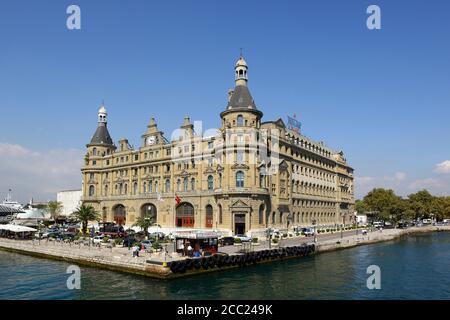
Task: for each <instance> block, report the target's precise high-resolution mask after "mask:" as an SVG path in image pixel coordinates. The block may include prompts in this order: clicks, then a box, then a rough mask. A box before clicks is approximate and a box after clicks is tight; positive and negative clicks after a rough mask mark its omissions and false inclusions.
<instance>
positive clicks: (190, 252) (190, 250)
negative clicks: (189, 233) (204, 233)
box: [187, 244, 192, 257]
mask: <svg viewBox="0 0 450 320" xmlns="http://www.w3.org/2000/svg"><path fill="white" fill-rule="evenodd" d="M187 249H188V256H189V257H192V247H191V244H189V246H188V248H187Z"/></svg>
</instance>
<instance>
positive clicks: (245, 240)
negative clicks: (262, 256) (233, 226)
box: [234, 234, 252, 242]
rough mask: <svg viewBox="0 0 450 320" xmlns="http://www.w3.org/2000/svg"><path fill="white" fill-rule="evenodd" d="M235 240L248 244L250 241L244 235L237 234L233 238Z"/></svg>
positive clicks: (249, 238) (250, 239)
mask: <svg viewBox="0 0 450 320" xmlns="http://www.w3.org/2000/svg"><path fill="white" fill-rule="evenodd" d="M234 238H235V239H241V242H250V241H252V238H251V237H247V236H246V235H243V234H237V235H235V236H234Z"/></svg>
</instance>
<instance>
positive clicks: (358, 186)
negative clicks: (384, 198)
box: [355, 161, 450, 199]
mask: <svg viewBox="0 0 450 320" xmlns="http://www.w3.org/2000/svg"><path fill="white" fill-rule="evenodd" d="M447 162H448V163H447ZM447 165H450V161H444V162H442V163H440V164H439V165H437V166H436V168H435V169H434V170H433V171H434V172H435V173H447V172H446V171H445V170H447V169H446V168H447V167H446V166H447ZM449 168H450V167H449ZM449 172H450V171H449ZM373 188H385V189H392V190H394V191H395V193H396V194H398V195H400V196H407V195H409V194H411V193H415V192H417V191H419V190H423V189H427V190H428V191H430V192H431V193H432V194H434V195H438V196H440V195H450V175H442V174H440V175H436V174H434V175H433V174H432V172H430V176H428V177H423V178H421V177H420V178H416V179H410V178H408V175H407V174H406V173H405V172H401V171H399V172H396V173H394V174H393V175H388V176H380V177H377V176H361V177H358V176H357V177H355V192H356V195H355V196H356V198H357V199H360V198H362V197H364V196H365V195H366V194H367V193H368V192H369V191H371V190H372V189H373Z"/></svg>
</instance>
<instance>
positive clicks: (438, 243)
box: [0, 233, 450, 299]
mask: <svg viewBox="0 0 450 320" xmlns="http://www.w3.org/2000/svg"><path fill="white" fill-rule="evenodd" d="M369 265H378V266H379V267H380V268H381V290H369V289H367V286H366V280H367V277H368V276H369V275H368V274H367V273H366V270H367V267H368V266H369ZM449 265H450V233H434V234H423V235H414V236H410V237H405V238H402V239H400V240H397V241H391V242H386V243H379V244H374V245H368V246H361V247H356V248H352V249H346V250H340V251H335V252H329V253H323V254H319V255H317V256H314V257H307V258H301V259H294V260H285V261H278V262H276V263H271V264H262V265H255V266H250V267H246V268H241V269H234V270H227V271H224V272H216V273H209V274H204V275H199V276H195V277H190V278H184V279H183V278H182V279H176V280H172V281H164V280H155V279H150V278H145V277H139V276H134V275H127V274H122V273H117V272H112V271H105V270H99V269H94V268H84V267H83V268H81V272H82V273H81V275H82V278H81V287H82V288H81V290H68V289H67V287H66V281H67V278H68V276H69V275H68V274H66V269H67V267H68V266H69V264H68V263H64V262H58V261H51V260H44V259H38V258H33V257H28V256H23V255H19V254H14V253H7V252H1V251H0V277H1V279H3V281H2V282H1V284H0V299H449V298H450V291H449V290H450V289H449V288H450V280H449V278H448V277H447V271H448V266H449Z"/></svg>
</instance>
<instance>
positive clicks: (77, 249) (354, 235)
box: [0, 226, 450, 278]
mask: <svg viewBox="0 0 450 320" xmlns="http://www.w3.org/2000/svg"><path fill="white" fill-rule="evenodd" d="M434 231H450V226H430V227H419V228H416V227H414V228H409V229H386V230H383V231H382V232H380V231H373V232H369V233H367V235H362V233H361V231H360V230H359V231H358V232H356V231H355V230H351V231H346V232H344V233H343V234H341V233H339V232H338V233H333V234H322V235H318V236H317V239H316V240H317V242H316V243H315V244H316V250H315V252H316V253H320V252H326V251H332V250H339V249H344V248H349V247H354V246H357V245H364V244H370V243H376V242H381V241H389V240H393V239H395V238H397V237H400V236H402V235H407V234H410V233H419V232H434ZM303 243H314V238H313V237H308V238H305V237H297V238H287V239H283V240H281V241H280V243H279V245H278V246H273V245H272V246H271V249H275V248H278V247H279V248H286V247H291V246H299V245H301V244H303ZM172 248H173V245H171V244H169V245H168V246H167V249H168V251H169V254H167V255H166V254H164V253H153V254H150V253H146V252H141V254H140V257H137V258H133V257H132V253H131V250H129V249H128V248H123V247H112V248H107V247H92V246H86V245H83V244H73V243H72V244H70V243H64V242H53V241H50V242H49V241H46V240H41V241H38V240H28V241H21V240H11V239H0V249H3V250H9V251H15V252H20V253H24V254H30V255H34V256H38V257H43V258H51V259H57V260H63V261H69V262H72V263H75V264H77V263H79V264H82V265H90V266H93V267H100V268H105V269H110V270H115V271H121V272H128V273H134V274H140V275H145V276H150V277H157V278H170V277H172V276H173V273H172V272H171V270H170V269H169V268H167V267H165V266H164V265H163V262H169V263H170V262H172V261H175V260H181V259H184V258H183V257H180V256H179V255H178V254H175V253H173V252H172V250H171V249H172ZM242 249H243V247H240V246H226V247H220V248H219V251H220V252H223V253H227V254H229V255H236V254H239V251H240V250H242ZM267 249H269V244H268V242H264V241H263V242H261V243H260V244H259V245H256V246H253V245H252V246H251V247H249V250H251V251H261V250H267ZM149 260H150V261H154V262H155V263H149V262H148V261H149ZM216 270H217V271H219V270H220V269H213V270H209V271H216ZM200 272H203V270H199V271H198V272H197V273H200Z"/></svg>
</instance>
